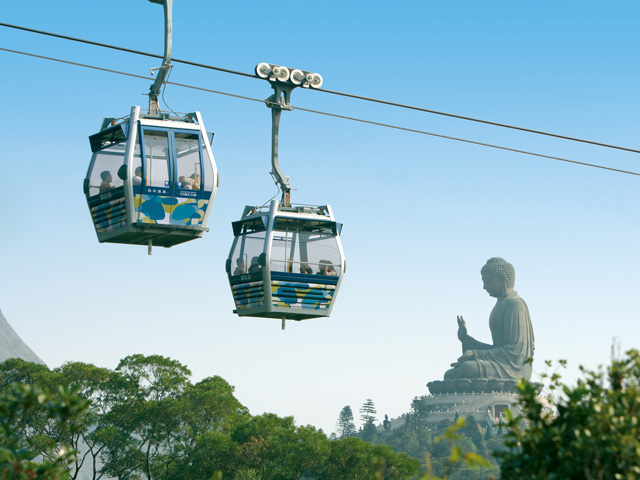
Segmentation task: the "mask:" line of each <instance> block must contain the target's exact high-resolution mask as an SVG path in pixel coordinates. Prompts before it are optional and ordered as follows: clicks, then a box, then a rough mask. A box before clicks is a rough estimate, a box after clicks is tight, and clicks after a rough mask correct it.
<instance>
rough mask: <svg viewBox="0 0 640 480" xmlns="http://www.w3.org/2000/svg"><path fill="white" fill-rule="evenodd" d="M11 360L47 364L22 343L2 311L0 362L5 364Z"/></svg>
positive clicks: (0, 322)
mask: <svg viewBox="0 0 640 480" xmlns="http://www.w3.org/2000/svg"><path fill="white" fill-rule="evenodd" d="M10 358H20V359H22V360H24V361H26V362H33V363H39V364H41V365H44V364H45V363H44V362H43V361H42V360H41V359H40V357H38V355H36V354H35V352H34V351H33V350H31V349H30V348H29V346H28V345H27V344H26V343H24V342H23V341H22V339H21V338H20V336H19V335H18V334H17V333H16V332H15V330H14V329H13V328H11V325H9V322H8V321H7V319H6V318H4V315H2V311H0V362H4V361H5V360H8V359H10Z"/></svg>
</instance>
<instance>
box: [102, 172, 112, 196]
mask: <svg viewBox="0 0 640 480" xmlns="http://www.w3.org/2000/svg"><path fill="white" fill-rule="evenodd" d="M100 178H101V179H102V183H101V184H100V193H104V192H108V191H109V190H111V189H112V188H113V187H112V186H111V182H112V181H113V177H112V176H111V172H110V171H109V170H105V171H104V172H102V173H101V174H100Z"/></svg>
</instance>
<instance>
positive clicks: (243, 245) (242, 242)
mask: <svg viewBox="0 0 640 480" xmlns="http://www.w3.org/2000/svg"><path fill="white" fill-rule="evenodd" d="M264 240H265V232H258V233H251V234H247V235H244V236H239V237H237V238H236V243H235V245H234V249H233V253H232V254H231V272H230V273H231V275H242V274H246V273H261V266H260V255H262V254H263V251H264Z"/></svg>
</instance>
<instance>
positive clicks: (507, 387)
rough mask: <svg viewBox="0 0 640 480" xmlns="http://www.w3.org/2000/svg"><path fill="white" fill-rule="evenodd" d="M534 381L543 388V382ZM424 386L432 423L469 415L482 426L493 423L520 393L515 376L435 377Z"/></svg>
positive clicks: (434, 424) (514, 402) (442, 422)
mask: <svg viewBox="0 0 640 480" xmlns="http://www.w3.org/2000/svg"><path fill="white" fill-rule="evenodd" d="M536 385H538V386H539V390H541V389H542V384H536ZM427 386H428V387H429V391H430V392H431V395H426V396H424V397H422V400H423V402H424V406H425V407H426V408H427V412H428V415H427V423H428V424H431V425H432V426H437V425H438V424H444V423H453V422H455V421H456V420H457V419H458V418H459V417H463V418H467V417H469V416H471V417H473V419H474V420H475V421H476V423H478V424H479V425H481V426H482V427H483V428H486V427H492V428H493V427H496V425H498V424H499V423H500V422H501V421H502V420H503V417H504V412H505V410H508V409H511V408H512V406H513V405H515V404H516V403H517V402H518V396H519V394H518V391H517V389H516V382H515V381H514V380H487V379H476V380H468V379H456V380H436V381H433V382H429V383H427ZM545 403H546V402H545ZM512 411H513V410H512ZM513 413H516V412H513ZM436 430H437V428H436Z"/></svg>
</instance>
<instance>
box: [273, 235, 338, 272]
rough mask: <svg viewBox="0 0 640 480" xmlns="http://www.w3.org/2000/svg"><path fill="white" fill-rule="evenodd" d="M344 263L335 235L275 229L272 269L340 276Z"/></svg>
mask: <svg viewBox="0 0 640 480" xmlns="http://www.w3.org/2000/svg"><path fill="white" fill-rule="evenodd" d="M341 264H342V262H341V257H340V250H339V249H338V241H337V239H336V237H335V236H334V235H314V234H309V233H306V232H296V231H275V232H274V234H273V243H272V246H271V270H272V271H275V272H289V273H305V274H308V275H312V274H319V275H331V276H339V275H340V273H341V271H340V265H341Z"/></svg>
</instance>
